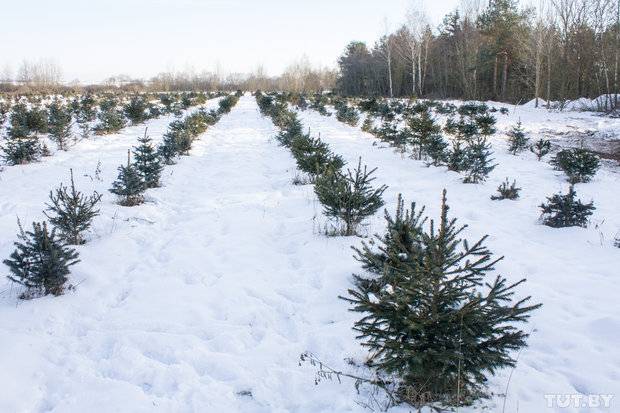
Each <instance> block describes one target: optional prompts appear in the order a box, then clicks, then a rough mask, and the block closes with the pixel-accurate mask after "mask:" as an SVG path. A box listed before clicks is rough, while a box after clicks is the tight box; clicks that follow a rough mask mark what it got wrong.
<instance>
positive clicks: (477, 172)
mask: <svg viewBox="0 0 620 413" xmlns="http://www.w3.org/2000/svg"><path fill="white" fill-rule="evenodd" d="M492 154H493V153H492V152H491V145H490V144H489V143H488V142H487V140H486V138H484V137H481V136H480V137H478V138H476V139H473V140H470V141H469V143H468V145H467V152H466V158H467V162H466V163H467V169H466V172H467V176H466V177H465V178H463V182H465V183H472V184H477V183H479V182H482V181H485V180H486V179H487V177H488V176H489V174H490V173H491V171H492V170H493V169H495V167H496V166H497V164H492V162H493V159H492V158H491V155H492Z"/></svg>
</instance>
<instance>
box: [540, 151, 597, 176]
mask: <svg viewBox="0 0 620 413" xmlns="http://www.w3.org/2000/svg"><path fill="white" fill-rule="evenodd" d="M551 164H552V165H553V166H555V167H556V169H558V170H560V171H564V173H565V174H566V175H567V176H568V182H570V183H571V184H576V183H580V182H589V181H590V180H591V179H592V177H593V176H594V175H596V172H597V171H598V169H599V167H600V166H601V162H600V160H599V157H598V156H596V155H595V154H593V153H592V152H590V151H588V150H587V149H581V148H572V149H563V150H561V151H560V152H558V153H557V154H556V155H555V157H554V158H553V159H552V160H551Z"/></svg>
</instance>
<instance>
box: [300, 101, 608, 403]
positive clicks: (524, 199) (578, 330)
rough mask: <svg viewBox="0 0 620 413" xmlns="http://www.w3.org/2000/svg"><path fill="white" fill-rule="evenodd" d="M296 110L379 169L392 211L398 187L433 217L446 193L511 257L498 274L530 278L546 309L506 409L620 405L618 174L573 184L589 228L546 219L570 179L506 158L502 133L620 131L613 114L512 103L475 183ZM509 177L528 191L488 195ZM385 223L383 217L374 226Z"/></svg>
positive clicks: (524, 159)
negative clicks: (580, 397) (592, 398)
mask: <svg viewBox="0 0 620 413" xmlns="http://www.w3.org/2000/svg"><path fill="white" fill-rule="evenodd" d="M575 115H577V116H575ZM299 116H300V119H301V120H302V123H304V126H306V127H310V128H311V131H312V133H313V134H320V136H321V138H322V139H323V140H324V141H325V142H327V143H328V144H329V145H330V148H331V149H332V150H333V151H334V152H335V153H337V154H340V155H342V156H344V158H345V160H346V161H347V162H348V163H349V165H354V164H356V163H357V159H358V157H360V156H361V157H362V159H363V162H364V163H366V164H368V166H369V167H372V168H374V167H378V170H377V173H376V176H377V181H376V182H377V183H381V184H387V185H389V189H388V191H386V193H385V196H384V198H385V199H386V205H387V206H388V207H391V209H393V205H395V199H396V197H397V194H398V193H402V194H403V196H404V197H405V200H406V201H408V202H409V201H415V202H416V203H417V204H418V205H426V207H427V213H429V214H430V215H431V216H434V217H437V214H438V212H439V201H440V196H441V190H442V188H446V189H447V190H448V202H449V205H450V208H451V209H450V211H451V214H452V216H453V217H456V218H458V219H459V221H460V223H461V224H468V225H469V226H470V227H469V229H468V231H467V234H468V235H469V236H470V237H471V238H474V239H476V240H477V239H478V238H480V237H481V236H483V235H485V234H489V235H490V237H489V240H488V245H489V246H490V248H491V250H492V251H494V252H495V253H496V254H498V255H503V256H505V257H506V258H505V259H504V261H502V262H501V263H500V264H499V265H498V266H497V269H498V271H499V272H500V273H502V274H503V275H505V276H507V277H508V278H509V279H511V280H514V281H517V280H519V279H521V278H523V277H525V278H527V279H528V282H527V283H526V284H525V286H524V287H523V288H522V289H521V291H522V293H523V295H532V297H533V300H534V302H542V303H543V307H542V308H541V309H540V310H538V311H537V312H536V314H535V315H534V317H533V318H532V320H531V323H530V325H529V326H526V330H529V329H532V333H531V337H530V339H529V347H528V348H527V349H525V350H524V351H523V352H522V353H521V354H520V356H519V364H518V366H517V368H516V369H515V370H514V372H513V373H512V379H511V382H510V386H509V388H508V397H507V403H506V410H505V411H506V412H517V411H519V412H542V411H553V409H547V408H546V406H547V402H546V399H545V396H544V395H545V394H550V395H555V394H559V395H567V394H568V395H572V394H605V395H607V394H615V395H616V396H617V397H618V398H619V400H615V401H614V402H613V403H614V404H612V409H611V411H620V374H619V373H618V370H619V369H620V348H619V346H618V345H619V344H620V315H619V314H620V304H619V302H618V299H617V294H618V288H617V286H618V277H620V249H618V248H615V247H613V239H614V236H615V235H617V234H618V233H619V231H620V211H619V209H618V208H619V206H620V191H619V190H618V189H619V188H620V173H618V172H619V171H618V169H617V168H616V167H614V166H613V165H606V166H605V167H604V168H602V169H601V170H600V171H599V172H598V174H597V175H596V177H595V178H594V179H593V181H592V182H590V183H587V184H579V185H577V186H576V189H577V193H578V196H579V197H580V198H581V199H582V200H584V201H590V200H594V203H595V206H596V208H597V210H596V211H595V213H594V215H593V217H592V220H591V224H590V226H589V227H588V228H587V229H583V228H565V229H553V228H549V227H546V226H543V225H540V224H539V223H538V221H537V220H538V217H539V214H540V209H539V208H538V205H540V204H541V203H542V202H544V201H546V197H547V196H551V195H552V194H553V193H556V192H560V191H562V192H563V193H566V192H567V188H568V184H567V182H566V177H565V176H564V174H563V173H562V172H558V171H555V170H553V168H552V167H551V166H550V165H549V164H548V163H547V162H545V161H543V162H538V161H537V160H536V157H535V156H534V155H533V154H532V153H529V152H525V153H523V154H521V155H519V156H512V155H510V154H508V153H507V147H508V145H507V143H506V136H505V135H504V134H503V133H501V132H502V131H507V130H508V129H509V128H510V126H512V125H514V124H515V123H516V121H517V120H518V119H521V121H522V122H523V126H524V127H525V128H526V130H528V131H529V132H530V137H531V138H532V139H535V138H538V137H539V136H540V135H541V129H544V128H549V129H553V130H563V129H581V130H582V129H583V128H584V125H587V127H606V128H611V127H612V126H615V127H618V126H619V121H618V120H617V119H616V120H614V119H606V118H595V117H594V116H592V115H589V114H585V113H584V114H564V113H549V112H546V111H544V110H540V109H523V108H516V110H515V108H513V107H512V108H511V114H510V115H508V116H504V115H499V114H498V115H497V118H498V129H499V131H500V132H499V133H497V134H496V135H495V136H494V137H493V138H492V139H491V142H492V144H493V149H494V151H495V153H494V158H495V160H496V162H497V163H498V164H499V165H498V166H497V168H496V169H495V170H494V171H493V172H492V173H491V176H490V178H489V180H488V181H487V182H485V183H484V184H478V185H474V184H463V183H462V182H461V178H462V177H461V176H460V175H458V174H457V173H454V172H450V171H447V169H446V168H435V167H425V166H424V164H423V163H422V162H420V161H415V160H412V159H409V158H407V157H406V156H403V155H402V154H400V153H395V152H394V149H393V148H390V147H388V146H387V145H385V144H383V143H381V142H380V141H379V140H377V139H375V138H374V137H373V136H372V135H370V134H368V133H364V132H362V131H361V130H359V128H352V127H350V126H347V125H344V124H342V123H340V122H338V121H337V120H336V119H335V117H333V116H332V117H323V116H321V115H319V114H318V113H317V112H314V111H305V112H299ZM597 122H600V124H597ZM548 159H549V157H547V160H548ZM506 177H508V178H509V179H510V180H511V181H512V180H513V179H516V180H517V184H518V186H519V187H521V188H522V189H523V190H522V193H521V198H520V199H519V200H517V201H491V200H490V199H489V197H490V196H491V195H493V194H494V193H495V190H496V188H497V186H498V185H499V184H500V183H501V182H502V181H503V180H504V179H505V178H506ZM382 228H383V222H382V219H381V216H380V214H377V215H376V216H375V217H374V219H373V220H372V221H371V223H370V228H369V232H370V233H372V232H377V231H379V232H381V231H382ZM330 361H331V362H334V361H335V359H331V360H330ZM509 374H510V371H504V372H502V373H501V374H500V375H498V376H497V377H496V378H494V379H493V380H492V381H491V383H492V388H493V390H494V391H495V392H497V393H503V392H504V390H505V387H506V384H507V381H508V375H509ZM495 402H496V403H497V406H499V407H496V408H494V409H492V410H493V411H501V408H502V406H503V399H502V398H501V397H497V398H496V399H495ZM614 406H615V408H613V407H614ZM463 411H464V410H463ZM558 411H571V410H570V409H558ZM575 411H581V410H578V409H575ZM587 411H597V409H595V408H590V409H588V410H587ZM601 411H610V409H601Z"/></svg>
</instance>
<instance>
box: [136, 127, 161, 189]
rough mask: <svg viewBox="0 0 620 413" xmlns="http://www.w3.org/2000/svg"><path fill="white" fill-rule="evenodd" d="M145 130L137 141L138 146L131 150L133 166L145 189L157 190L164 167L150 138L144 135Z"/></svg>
mask: <svg viewBox="0 0 620 413" xmlns="http://www.w3.org/2000/svg"><path fill="white" fill-rule="evenodd" d="M147 130H148V129H145V130H144V136H143V137H141V138H139V139H138V142H139V143H140V144H139V145H138V146H137V147H135V148H134V150H133V158H134V164H135V166H136V169H137V170H138V172H139V173H140V175H141V176H142V179H143V180H144V184H145V185H146V187H147V188H157V187H158V186H159V179H160V177H161V172H162V170H163V169H164V166H163V165H162V162H161V159H160V157H159V154H158V153H157V150H156V149H155V148H154V147H153V144H152V142H151V138H149V137H148V136H147V134H146V132H147Z"/></svg>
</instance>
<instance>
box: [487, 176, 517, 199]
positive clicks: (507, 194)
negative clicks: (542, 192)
mask: <svg viewBox="0 0 620 413" xmlns="http://www.w3.org/2000/svg"><path fill="white" fill-rule="evenodd" d="M520 191H521V188H517V181H516V180H515V181H513V182H512V184H511V183H510V182H509V181H508V178H506V180H505V181H504V182H502V184H501V185H500V186H498V187H497V192H498V194H499V195H492V196H491V199H492V200H494V201H499V200H502V199H511V200H515V199H518V198H519V192H520Z"/></svg>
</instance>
